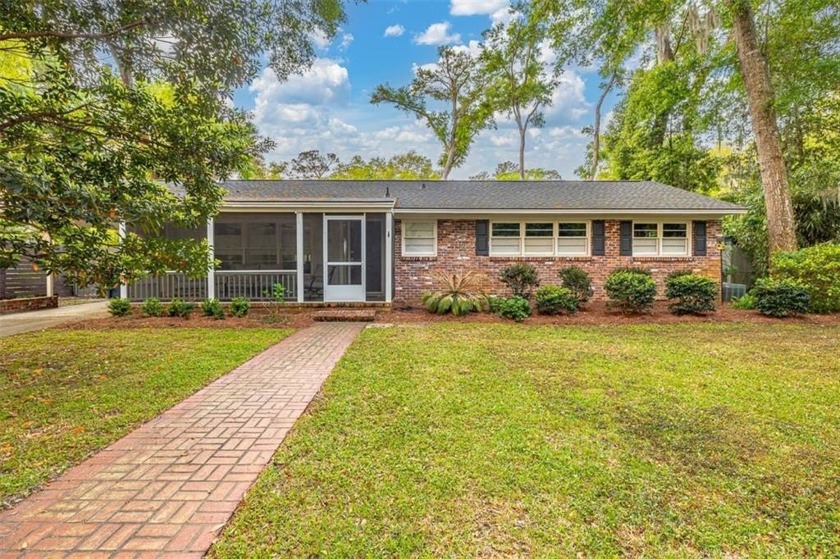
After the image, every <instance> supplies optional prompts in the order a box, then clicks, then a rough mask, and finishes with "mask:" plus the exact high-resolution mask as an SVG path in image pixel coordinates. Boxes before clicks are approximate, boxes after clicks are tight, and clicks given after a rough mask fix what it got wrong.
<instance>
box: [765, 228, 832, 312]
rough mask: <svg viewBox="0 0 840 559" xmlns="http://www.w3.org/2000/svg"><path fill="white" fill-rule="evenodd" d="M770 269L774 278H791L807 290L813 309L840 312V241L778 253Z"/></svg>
mask: <svg viewBox="0 0 840 559" xmlns="http://www.w3.org/2000/svg"><path fill="white" fill-rule="evenodd" d="M771 269H772V270H773V277H774V278H776V279H787V280H792V281H794V282H796V283H798V284H800V285H801V286H803V287H804V288H805V289H807V290H808V294H809V295H810V296H811V303H810V307H809V310H810V311H811V312H816V313H829V312H840V244H830V243H829V244H823V245H816V246H812V247H808V248H803V249H802V250H798V251H796V252H782V253H779V254H776V255H775V256H774V257H773V264H772V266H771Z"/></svg>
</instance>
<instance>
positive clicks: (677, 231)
mask: <svg viewBox="0 0 840 559" xmlns="http://www.w3.org/2000/svg"><path fill="white" fill-rule="evenodd" d="M633 256H688V224H687V223H639V222H635V223H633Z"/></svg>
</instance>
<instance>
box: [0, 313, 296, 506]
mask: <svg viewBox="0 0 840 559" xmlns="http://www.w3.org/2000/svg"><path fill="white" fill-rule="evenodd" d="M288 334H289V331H288V330H256V329H254V330H234V329H231V330H209V329H197V328H192V329H190V328H178V329H134V330H130V331H120V330H90V331H81V330H46V331H44V332H39V333H33V334H21V335H18V336H12V337H10V338H1V339H0V504H2V503H3V502H4V501H6V502H10V501H12V500H14V499H15V498H16V497H19V496H21V495H23V494H25V493H27V492H29V491H31V490H32V489H33V488H34V487H35V486H37V485H39V484H41V483H43V482H44V481H46V480H47V479H49V478H50V477H52V476H54V475H55V474H57V473H59V472H61V471H63V470H65V469H66V468H68V467H69V466H71V465H73V464H75V463H78V462H80V461H81V460H82V459H83V458H85V457H86V456H87V455H88V454H90V453H91V452H92V451H94V450H97V449H99V448H102V447H104V446H106V445H108V444H109V443H111V442H113V441H115V440H117V439H118V438H120V437H121V436H123V435H125V434H126V433H128V432H129V431H131V430H132V429H133V428H134V427H137V426H138V425H139V424H141V423H142V422H144V421H147V420H149V419H151V418H153V417H155V416H156V415H158V414H159V413H161V412H162V411H164V410H166V409H167V408H170V407H172V406H173V405H174V404H176V403H178V402H179V401H180V400H183V399H184V398H185V397H187V396H188V395H190V394H192V393H193V392H195V391H196V390H198V389H199V388H201V387H202V386H204V385H206V384H208V383H209V382H210V381H211V380H213V379H215V378H217V377H219V376H221V375H223V374H224V373H226V372H228V371H230V370H231V369H233V368H235V367H236V366H237V365H239V364H240V363H242V362H244V361H246V360H247V359H248V358H250V357H251V356H253V355H256V354H257V353H259V352H260V351H262V350H263V349H265V348H267V347H269V346H270V345H272V344H274V343H276V342H278V341H279V340H280V339H282V338H283V337H284V336H286V335H288Z"/></svg>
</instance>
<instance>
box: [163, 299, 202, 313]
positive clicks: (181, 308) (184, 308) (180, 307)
mask: <svg viewBox="0 0 840 559" xmlns="http://www.w3.org/2000/svg"><path fill="white" fill-rule="evenodd" d="M194 310H195V305H194V304H192V303H188V302H186V301H184V300H183V299H172V301H170V302H169V306H168V307H167V308H166V313H167V314H168V315H169V316H180V317H181V318H188V317H189V316H190V315H191V314H192V312H193V311H194Z"/></svg>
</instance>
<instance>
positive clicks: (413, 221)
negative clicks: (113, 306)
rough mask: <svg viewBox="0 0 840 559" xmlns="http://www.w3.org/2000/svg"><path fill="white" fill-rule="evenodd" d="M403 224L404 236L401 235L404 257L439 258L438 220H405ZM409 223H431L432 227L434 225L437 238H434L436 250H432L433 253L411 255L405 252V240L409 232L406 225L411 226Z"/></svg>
mask: <svg viewBox="0 0 840 559" xmlns="http://www.w3.org/2000/svg"><path fill="white" fill-rule="evenodd" d="M401 223H402V228H401V229H400V231H401V232H402V235H400V249H401V251H402V252H401V254H402V256H437V251H438V222H437V220H436V219H403V220H402V221H401ZM409 223H431V224H432V225H434V228H433V229H432V230H433V231H434V234H435V236H434V249H433V250H432V252H411V253H409V252H406V250H405V239H406V231H407V230H408V227H406V225H407V224H409Z"/></svg>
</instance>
